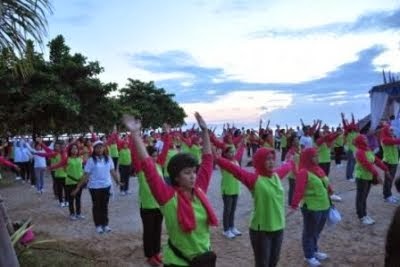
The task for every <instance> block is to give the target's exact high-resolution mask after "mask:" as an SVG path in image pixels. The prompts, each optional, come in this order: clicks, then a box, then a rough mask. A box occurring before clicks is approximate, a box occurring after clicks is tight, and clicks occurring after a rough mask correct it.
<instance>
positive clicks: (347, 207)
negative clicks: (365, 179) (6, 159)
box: [0, 160, 395, 267]
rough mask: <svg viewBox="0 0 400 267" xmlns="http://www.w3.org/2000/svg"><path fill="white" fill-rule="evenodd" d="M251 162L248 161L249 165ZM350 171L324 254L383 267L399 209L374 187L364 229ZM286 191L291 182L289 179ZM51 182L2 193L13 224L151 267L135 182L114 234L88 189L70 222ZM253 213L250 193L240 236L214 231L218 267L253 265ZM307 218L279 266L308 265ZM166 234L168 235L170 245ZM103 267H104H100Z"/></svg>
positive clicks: (240, 217) (122, 262)
mask: <svg viewBox="0 0 400 267" xmlns="http://www.w3.org/2000/svg"><path fill="white" fill-rule="evenodd" d="M244 162H246V160H245V161H244ZM344 171H345V166H342V167H339V168H337V167H335V166H332V167H331V182H332V183H333V186H334V189H335V191H336V192H337V193H338V194H339V195H340V196H341V197H342V198H343V202H341V203H338V204H337V208H338V209H339V210H340V211H341V213H342V215H343V221H342V222H341V223H340V224H339V225H337V226H335V227H325V229H324V231H323V233H322V236H321V238H320V242H319V244H320V249H321V250H322V251H324V252H327V253H328V254H329V255H330V259H329V260H327V261H326V262H324V264H323V266H360V267H361V266H363V267H364V266H383V258H384V242H385V235H386V231H387V227H388V225H389V223H390V220H391V217H392V214H393V211H394V209H395V205H390V204H387V203H384V202H383V200H382V186H381V185H378V186H374V187H373V188H372V190H371V193H370V196H369V199H368V210H369V214H370V215H371V217H373V218H374V219H375V220H376V224H375V225H373V226H361V225H360V223H359V220H358V219H357V217H356V214H355V192H356V191H355V184H354V183H352V182H348V181H345V179H344ZM283 183H284V186H285V187H286V188H287V181H286V180H284V182H283ZM219 185H220V174H219V170H216V171H214V175H213V179H212V183H211V186H210V190H209V192H208V196H209V198H210V199H211V202H212V204H213V206H214V208H215V210H216V211H217V213H218V215H219V218H221V217H222V216H221V214H222V198H221V196H220V187H219ZM50 189H51V179H50V176H47V177H46V185H45V190H46V191H45V192H44V194H43V195H38V194H37V193H36V190H35V189H33V188H31V186H30V185H27V184H22V182H21V181H16V182H15V183H14V184H13V185H12V186H10V187H5V188H3V189H0V194H1V195H2V197H3V198H4V199H5V203H6V206H7V209H8V212H9V216H10V217H11V218H12V219H13V220H19V219H23V218H28V217H31V218H32V219H33V223H34V225H35V226H34V229H35V231H36V232H37V233H38V234H39V236H40V235H41V234H42V235H45V236H50V237H51V238H54V239H56V240H59V241H61V242H63V243H66V244H68V247H70V248H72V249H73V250H74V251H76V252H77V253H80V254H84V255H85V256H88V257H91V258H96V260H99V261H100V262H104V266H146V263H145V259H144V256H143V249H142V245H141V232H142V224H141V220H140V216H139V208H138V200H137V194H136V192H137V180H136V178H132V179H131V189H132V190H133V192H134V194H131V195H127V196H119V195H118V193H117V194H115V197H114V198H113V199H112V201H111V202H110V206H109V210H110V213H109V217H110V226H111V227H112V229H113V231H112V232H111V233H109V234H104V235H98V234H96V233H95V229H94V226H93V222H92V216H91V200H90V195H89V193H88V191H87V190H84V192H83V200H82V204H83V214H84V215H85V216H86V219H85V220H82V221H70V220H69V219H68V208H60V207H58V205H57V201H56V200H55V199H54V196H53V194H52V193H51V190H50ZM251 209H252V200H251V195H250V193H249V192H248V190H247V189H246V188H244V187H243V188H242V193H241V195H240V198H239V201H238V207H237V212H236V226H237V228H238V229H240V230H241V231H242V232H243V235H242V236H241V237H237V238H236V239H234V240H227V239H225V238H224V237H223V236H222V230H221V226H220V227H217V228H213V229H212V246H213V249H214V250H215V251H216V252H217V254H218V264H217V265H218V266H221V267H223V266H226V267H228V266H253V265H254V262H253V254H252V250H251V245H250V241H249V236H248V222H249V216H250V211H251ZM301 230H302V216H301V213H300V212H297V213H295V214H294V215H292V216H290V217H288V218H287V227H286V229H285V233H284V242H283V247H282V253H281V257H280V261H279V266H284V267H292V266H293V267H296V266H306V265H305V264H304V261H303V252H302V248H301ZM165 240H166V235H165V231H164V233H163V241H164V243H165ZM100 265H103V264H100ZM96 266H99V264H96Z"/></svg>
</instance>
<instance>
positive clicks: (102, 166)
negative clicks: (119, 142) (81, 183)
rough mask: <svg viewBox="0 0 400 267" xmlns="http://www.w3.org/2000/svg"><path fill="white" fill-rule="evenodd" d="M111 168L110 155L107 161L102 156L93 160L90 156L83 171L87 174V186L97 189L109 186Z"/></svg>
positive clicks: (112, 164) (112, 168) (112, 167)
mask: <svg viewBox="0 0 400 267" xmlns="http://www.w3.org/2000/svg"><path fill="white" fill-rule="evenodd" d="M111 170H114V163H113V161H112V159H111V158H110V157H108V162H106V161H105V160H104V158H102V159H101V160H100V159H98V160H97V161H96V162H94V161H93V158H92V157H90V158H89V159H88V161H87V162H86V165H85V173H87V174H88V175H89V182H88V188H93V189H98V188H107V187H109V186H111V185H112V183H111V173H110V171H111Z"/></svg>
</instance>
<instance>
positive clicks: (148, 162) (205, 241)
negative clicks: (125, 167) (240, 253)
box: [124, 113, 218, 267]
mask: <svg viewBox="0 0 400 267" xmlns="http://www.w3.org/2000/svg"><path fill="white" fill-rule="evenodd" d="M195 117H196V119H197V122H198V124H199V126H200V128H201V130H202V132H203V156H202V162H201V165H200V167H198V161H197V160H196V159H195V158H194V157H193V156H192V155H190V154H187V153H180V154H177V155H175V156H173V157H172V158H171V160H170V161H169V163H168V166H167V169H168V173H169V175H170V178H171V183H172V186H169V185H167V184H166V183H165V182H164V180H163V178H162V177H161V176H160V175H159V174H158V172H157V170H156V167H155V164H154V160H153V159H152V158H150V156H149V155H148V153H147V151H146V148H145V145H144V143H143V141H142V138H141V137H140V127H141V124H140V121H138V120H136V119H135V118H132V117H129V116H125V117H124V123H125V125H126V126H127V128H128V129H129V130H130V131H131V133H132V139H133V142H134V145H135V148H136V150H137V153H138V157H139V160H141V161H142V168H143V171H144V173H145V177H146V180H147V182H148V184H149V187H150V190H151V191H152V194H153V196H154V198H155V199H156V201H157V202H158V203H159V205H160V207H161V211H162V213H163V215H164V218H165V224H166V228H167V232H168V236H169V242H168V246H166V247H165V252H164V266H166V267H167V266H189V264H190V261H192V260H193V259H194V258H196V257H198V256H200V257H206V259H207V263H206V264H205V265H202V266H209V267H213V266H215V260H216V256H215V254H213V253H212V252H210V238H209V226H216V225H217V224H218V220H217V216H216V214H215V212H214V210H213V208H212V207H211V204H210V202H209V200H208V198H207V195H206V193H207V190H208V186H209V182H210V179H211V176H212V170H213V156H212V153H211V142H210V137H209V133H208V129H207V125H206V123H205V121H204V120H203V118H202V117H201V116H200V114H199V113H195ZM185 262H186V265H185Z"/></svg>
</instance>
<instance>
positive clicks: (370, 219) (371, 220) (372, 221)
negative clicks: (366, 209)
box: [366, 215, 375, 224]
mask: <svg viewBox="0 0 400 267" xmlns="http://www.w3.org/2000/svg"><path fill="white" fill-rule="evenodd" d="M366 217H367V218H368V220H369V221H370V222H371V223H372V224H374V223H375V220H374V219H372V218H371V217H369V215H367V216H366Z"/></svg>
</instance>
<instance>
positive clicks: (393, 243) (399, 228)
mask: <svg viewBox="0 0 400 267" xmlns="http://www.w3.org/2000/svg"><path fill="white" fill-rule="evenodd" d="M399 248H400V207H397V209H396V210H395V212H394V215H393V219H392V222H391V223H390V226H389V229H388V231H387V234H386V246H385V267H396V266H400V254H399Z"/></svg>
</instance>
